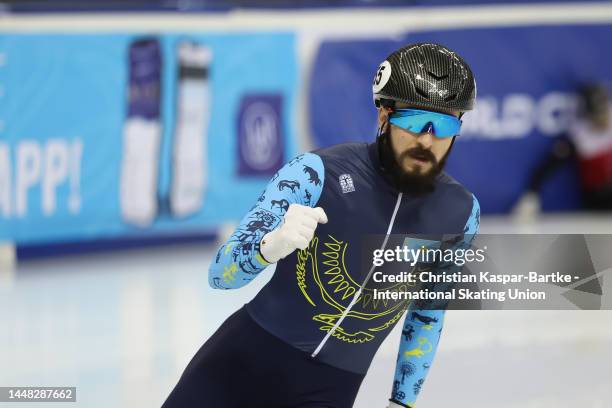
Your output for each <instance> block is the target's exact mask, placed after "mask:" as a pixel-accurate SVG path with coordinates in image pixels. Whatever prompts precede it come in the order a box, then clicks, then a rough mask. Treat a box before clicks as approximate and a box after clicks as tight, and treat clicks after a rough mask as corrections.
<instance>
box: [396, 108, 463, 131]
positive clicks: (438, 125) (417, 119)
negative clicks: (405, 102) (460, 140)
mask: <svg viewBox="0 0 612 408" xmlns="http://www.w3.org/2000/svg"><path fill="white" fill-rule="evenodd" d="M389 122H390V123H391V124H392V125H395V126H397V127H400V128H402V129H404V130H407V131H410V132H414V133H424V132H427V133H432V134H434V135H435V136H436V137H451V136H456V135H458V134H459V130H460V129H461V121H460V120H459V119H458V118H456V117H454V116H451V115H445V114H443V113H438V112H430V111H423V110H418V109H400V110H397V111H396V112H393V113H392V114H391V116H390V117H389Z"/></svg>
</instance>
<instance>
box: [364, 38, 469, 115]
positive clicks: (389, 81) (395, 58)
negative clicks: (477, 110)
mask: <svg viewBox="0 0 612 408" xmlns="http://www.w3.org/2000/svg"><path fill="white" fill-rule="evenodd" d="M372 92H373V94H374V103H375V104H376V106H377V107H380V106H381V105H382V106H389V107H393V106H394V104H395V101H397V102H404V103H408V104H410V105H413V106H415V107H418V108H422V109H431V110H459V111H461V112H465V111H469V110H472V109H473V108H474V99H476V81H475V80H474V75H473V74H472V70H471V69H470V67H469V66H468V64H467V63H466V62H465V61H464V60H463V58H461V57H460V56H459V55H457V54H456V53H455V52H453V51H451V50H449V49H448V48H446V47H444V46H442V45H438V44H427V43H422V44H412V45H407V46H405V47H403V48H400V49H399V50H397V51H395V52H393V53H392V54H391V55H389V56H388V57H387V59H386V60H385V61H383V62H382V64H380V65H379V67H378V70H377V71H376V75H375V76H374V82H373V83H372Z"/></svg>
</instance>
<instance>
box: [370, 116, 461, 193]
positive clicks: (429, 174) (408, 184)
mask: <svg viewBox="0 0 612 408" xmlns="http://www.w3.org/2000/svg"><path fill="white" fill-rule="evenodd" d="M385 128H386V129H385V131H384V132H382V133H381V134H380V135H379V137H378V140H377V142H378V149H379V153H380V155H381V162H382V164H383V167H384V168H385V170H386V172H387V174H388V176H389V178H390V179H391V181H392V182H393V184H394V185H395V187H396V188H397V190H398V191H400V192H402V193H405V194H411V195H417V196H418V195H424V194H428V193H431V192H432V191H434V189H435V180H436V177H438V175H439V174H440V173H441V172H442V170H443V169H444V166H445V165H446V159H447V158H448V155H449V154H450V151H451V148H452V147H453V144H452V143H451V145H450V146H449V148H448V150H447V152H446V153H445V154H444V157H442V159H441V160H440V161H438V160H437V159H436V157H435V156H434V154H433V153H432V152H431V151H430V150H427V149H423V148H422V147H421V146H420V145H417V146H416V147H413V148H411V149H408V150H406V151H404V152H402V153H401V154H400V155H399V157H396V156H395V153H394V150H393V142H392V141H391V126H389V124H388V123H387V124H386V126H385ZM453 142H454V140H453ZM406 158H414V159H419V160H423V161H427V162H429V163H430V164H431V167H430V168H429V170H427V171H425V172H419V171H418V169H415V170H413V171H408V170H406V169H404V167H403V166H402V163H403V162H404V160H405V159H406Z"/></svg>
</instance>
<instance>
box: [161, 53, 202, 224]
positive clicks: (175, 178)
mask: <svg viewBox="0 0 612 408" xmlns="http://www.w3.org/2000/svg"><path fill="white" fill-rule="evenodd" d="M178 54H179V55H178V57H179V87H178V108H177V120H176V127H175V135H174V147H173V157H172V165H173V173H172V186H171V192H170V206H171V210H172V213H173V215H175V216H177V217H184V216H187V215H190V214H193V213H195V212H198V211H199V210H200V209H201V208H202V204H203V200H204V191H205V188H206V184H207V174H206V173H207V170H206V168H207V160H206V156H207V148H206V140H207V138H208V134H207V128H208V121H209V116H210V97H209V85H208V84H209V81H208V72H209V67H210V62H211V58H212V54H211V50H210V49H209V48H208V47H206V46H204V45H200V44H195V43H191V42H183V43H181V44H180V46H179V50H178Z"/></svg>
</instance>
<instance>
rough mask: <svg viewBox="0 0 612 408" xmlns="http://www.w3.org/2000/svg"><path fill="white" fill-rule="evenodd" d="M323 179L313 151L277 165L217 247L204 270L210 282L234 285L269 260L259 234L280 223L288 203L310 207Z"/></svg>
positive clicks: (219, 286)
mask: <svg viewBox="0 0 612 408" xmlns="http://www.w3.org/2000/svg"><path fill="white" fill-rule="evenodd" d="M323 179H324V169H323V161H322V160H321V158H320V157H319V156H318V155H316V154H314V153H305V154H302V155H300V156H297V157H296V158H294V159H293V160H291V161H290V162H289V163H287V164H286V165H285V166H284V167H283V168H281V169H280V170H279V171H278V172H277V173H276V174H275V175H274V177H273V178H272V179H271V180H270V182H269V183H268V185H267V186H266V188H265V190H264V191H263V193H262V194H261V196H260V197H259V199H258V200H257V202H256V203H255V205H254V206H253V207H252V208H251V209H250V210H249V212H248V213H247V214H246V215H245V216H244V218H243V219H242V221H241V222H240V224H239V225H238V227H237V228H236V231H234V233H233V234H232V235H231V237H230V238H229V239H228V240H227V242H226V243H225V244H223V245H222V246H221V248H219V250H218V252H217V256H216V258H215V260H214V261H213V262H212V264H211V265H210V268H209V272H208V281H209V284H210V286H211V287H213V288H215V289H237V288H240V287H242V286H244V285H246V284H247V283H249V282H250V281H251V280H253V279H254V278H255V277H256V276H257V275H258V274H259V273H260V272H261V271H262V270H264V269H265V267H266V266H268V265H269V262H268V261H267V260H266V259H265V258H264V257H263V256H262V255H261V252H260V244H261V240H262V238H263V237H264V235H266V234H268V233H269V232H271V231H273V230H275V229H276V228H277V227H279V225H281V221H282V220H283V217H284V216H285V214H286V212H287V211H288V209H289V206H290V205H291V204H300V205H303V206H308V207H314V206H315V205H316V203H317V202H318V200H319V197H320V196H321V191H322V190H323Z"/></svg>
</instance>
